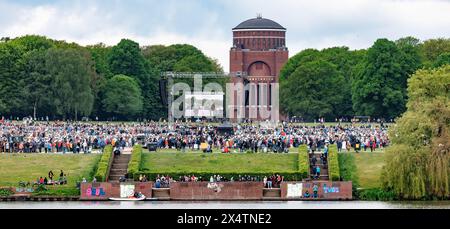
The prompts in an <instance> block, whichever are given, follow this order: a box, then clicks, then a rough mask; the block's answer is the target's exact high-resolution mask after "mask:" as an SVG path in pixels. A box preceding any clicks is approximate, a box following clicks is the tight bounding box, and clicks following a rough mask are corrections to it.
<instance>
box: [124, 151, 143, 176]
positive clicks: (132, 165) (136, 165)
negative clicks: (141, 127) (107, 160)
mask: <svg viewBox="0 0 450 229" xmlns="http://www.w3.org/2000/svg"><path fill="white" fill-rule="evenodd" d="M141 164H142V146H141V145H135V146H134V147H133V151H132V153H131V159H130V162H129V163H128V169H127V173H128V174H129V175H132V176H134V175H135V174H137V173H138V172H139V171H140V169H141ZM136 178H137V177H134V179H136Z"/></svg>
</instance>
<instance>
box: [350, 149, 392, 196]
mask: <svg viewBox="0 0 450 229" xmlns="http://www.w3.org/2000/svg"><path fill="white" fill-rule="evenodd" d="M354 155H355V160H356V166H357V168H358V176H359V184H360V186H361V188H378V187H380V186H381V183H380V176H381V170H382V168H383V165H384V164H385V162H384V156H385V154H384V153H383V152H380V151H377V152H375V153H370V152H361V153H356V154H354Z"/></svg>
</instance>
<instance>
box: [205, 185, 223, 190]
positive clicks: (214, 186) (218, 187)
mask: <svg viewBox="0 0 450 229" xmlns="http://www.w3.org/2000/svg"><path fill="white" fill-rule="evenodd" d="M207 187H208V188H209V189H211V190H214V192H220V191H222V188H223V184H218V183H208V186H207Z"/></svg>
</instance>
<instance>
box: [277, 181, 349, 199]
mask: <svg viewBox="0 0 450 229" xmlns="http://www.w3.org/2000/svg"><path fill="white" fill-rule="evenodd" d="M288 184H302V196H304V194H305V193H306V190H308V191H309V193H310V195H311V197H312V196H313V187H314V184H317V186H318V187H319V190H318V199H326V200H351V199H352V182H331V181H317V182H284V183H282V184H281V198H288V197H287V196H288V195H287V194H288V193H287V192H288V190H287V189H288ZM291 198H292V199H301V197H291ZM310 199H313V198H310Z"/></svg>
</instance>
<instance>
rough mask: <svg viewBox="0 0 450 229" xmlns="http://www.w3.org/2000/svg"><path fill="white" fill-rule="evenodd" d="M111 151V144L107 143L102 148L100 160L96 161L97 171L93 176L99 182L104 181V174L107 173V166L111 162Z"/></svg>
mask: <svg viewBox="0 0 450 229" xmlns="http://www.w3.org/2000/svg"><path fill="white" fill-rule="evenodd" d="M112 151H113V147H112V145H107V146H106V147H105V149H104V150H103V154H102V157H101V158H100V161H99V162H98V165H97V172H96V173H95V175H94V177H95V178H96V179H97V181H99V182H100V181H102V182H103V181H106V175H107V173H108V168H109V165H110V163H111V158H112Z"/></svg>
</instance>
